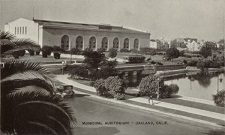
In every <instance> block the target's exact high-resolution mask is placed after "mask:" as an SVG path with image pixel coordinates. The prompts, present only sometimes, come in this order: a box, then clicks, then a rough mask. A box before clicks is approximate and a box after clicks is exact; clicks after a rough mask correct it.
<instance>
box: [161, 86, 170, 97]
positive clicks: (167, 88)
mask: <svg viewBox="0 0 225 135" xmlns="http://www.w3.org/2000/svg"><path fill="white" fill-rule="evenodd" d="M172 93H173V90H172V88H171V87H170V86H169V85H166V84H164V85H162V86H161V88H160V89H159V97H160V98H170V97H171V95H172Z"/></svg>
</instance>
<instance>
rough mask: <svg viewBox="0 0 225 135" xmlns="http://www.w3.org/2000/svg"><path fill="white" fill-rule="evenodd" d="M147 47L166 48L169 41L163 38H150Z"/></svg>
mask: <svg viewBox="0 0 225 135" xmlns="http://www.w3.org/2000/svg"><path fill="white" fill-rule="evenodd" d="M149 47H150V48H155V49H168V48H169V43H167V42H166V41H164V40H163V39H151V40H150V46H149Z"/></svg>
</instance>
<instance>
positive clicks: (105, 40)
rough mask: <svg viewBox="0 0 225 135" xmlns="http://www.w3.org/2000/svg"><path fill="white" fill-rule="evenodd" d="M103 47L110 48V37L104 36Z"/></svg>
mask: <svg viewBox="0 0 225 135" xmlns="http://www.w3.org/2000/svg"><path fill="white" fill-rule="evenodd" d="M102 48H105V49H107V48H108V38H107V37H104V38H103V39H102Z"/></svg>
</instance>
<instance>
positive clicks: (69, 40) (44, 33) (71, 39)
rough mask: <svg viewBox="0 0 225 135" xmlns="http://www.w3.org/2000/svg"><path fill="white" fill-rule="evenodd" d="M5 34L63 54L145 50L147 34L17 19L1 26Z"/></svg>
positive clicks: (92, 25)
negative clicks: (69, 51)
mask: <svg viewBox="0 0 225 135" xmlns="http://www.w3.org/2000/svg"><path fill="white" fill-rule="evenodd" d="M5 31H9V32H11V33H13V34H15V35H16V36H17V37H18V38H30V39H32V40H33V41H35V42H37V43H38V44H39V45H40V46H41V47H42V46H43V45H50V46H55V45H56V46H60V47H61V48H63V49H64V50H70V49H71V48H77V49H80V50H84V49H85V48H88V47H89V48H92V49H93V50H97V49H98V48H101V47H103V48H105V49H106V50H108V49H109V48H115V49H118V50H119V49H122V48H126V49H128V50H130V49H137V50H139V49H140V47H149V40H150V33H148V32H144V31H140V30H135V29H131V28H125V27H122V26H112V25H104V24H82V23H70V22H59V21H47V20H38V19H33V20H27V19H24V18H19V19H17V20H15V21H12V22H9V23H7V24H6V25H5Z"/></svg>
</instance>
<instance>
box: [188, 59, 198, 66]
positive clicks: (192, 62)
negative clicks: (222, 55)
mask: <svg viewBox="0 0 225 135" xmlns="http://www.w3.org/2000/svg"><path fill="white" fill-rule="evenodd" d="M197 63H198V61H196V60H191V61H190V62H188V63H187V66H196V65H197Z"/></svg>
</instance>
